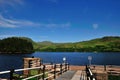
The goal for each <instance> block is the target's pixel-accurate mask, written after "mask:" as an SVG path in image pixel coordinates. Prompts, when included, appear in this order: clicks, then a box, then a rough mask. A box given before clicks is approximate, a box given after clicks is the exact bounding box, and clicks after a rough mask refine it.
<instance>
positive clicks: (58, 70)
mask: <svg viewBox="0 0 120 80" xmlns="http://www.w3.org/2000/svg"><path fill="white" fill-rule="evenodd" d="M25 70H28V71H30V70H38V72H39V73H38V74H36V75H32V76H29V75H24V74H23V76H22V79H21V80H28V79H32V78H36V79H37V80H47V79H49V78H52V79H55V78H56V77H57V76H59V75H61V74H62V73H64V72H66V71H67V70H69V64H68V63H63V64H54V65H42V66H40V67H34V68H24V69H11V70H8V71H2V72H0V75H1V74H6V73H9V75H10V77H9V80H13V79H14V75H13V74H14V73H15V72H20V71H22V72H23V71H25ZM18 79H19V78H18ZM16 80H17V79H16Z"/></svg>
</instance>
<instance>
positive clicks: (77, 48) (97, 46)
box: [35, 36, 120, 52]
mask: <svg viewBox="0 0 120 80" xmlns="http://www.w3.org/2000/svg"><path fill="white" fill-rule="evenodd" d="M35 49H36V50H38V51H52V52H56V51H59V52H120V37H119V36H106V37H103V38H97V39H92V40H89V41H82V42H75V43H53V42H49V41H45V42H39V43H37V47H35Z"/></svg>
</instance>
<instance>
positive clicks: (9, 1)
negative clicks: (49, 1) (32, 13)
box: [0, 0, 24, 6]
mask: <svg viewBox="0 0 120 80" xmlns="http://www.w3.org/2000/svg"><path fill="white" fill-rule="evenodd" d="M23 4H24V2H23V0H0V5H1V6H6V5H8V6H15V5H23Z"/></svg>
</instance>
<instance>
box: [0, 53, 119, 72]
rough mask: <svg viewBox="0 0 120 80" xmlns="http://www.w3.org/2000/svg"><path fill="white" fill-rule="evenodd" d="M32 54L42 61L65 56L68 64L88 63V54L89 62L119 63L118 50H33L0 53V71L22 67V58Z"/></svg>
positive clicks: (56, 60) (49, 61)
mask: <svg viewBox="0 0 120 80" xmlns="http://www.w3.org/2000/svg"><path fill="white" fill-rule="evenodd" d="M32 56H34V57H38V58H42V59H43V62H44V63H51V62H52V63H62V62H63V57H66V59H67V62H68V63H70V65H86V64H89V61H88V56H92V61H91V64H97V65H120V52H118V53H112V52H111V53H91V52H88V53H84V52H35V53H33V54H0V71H3V70H9V69H12V68H15V69H18V68H23V58H25V57H32Z"/></svg>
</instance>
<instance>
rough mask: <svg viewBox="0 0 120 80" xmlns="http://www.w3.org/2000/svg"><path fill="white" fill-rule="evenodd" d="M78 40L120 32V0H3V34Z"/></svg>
mask: <svg viewBox="0 0 120 80" xmlns="http://www.w3.org/2000/svg"><path fill="white" fill-rule="evenodd" d="M12 36H19V37H22V36H24V37H29V38H31V39H33V40H34V41H53V42H76V41H77V42H78V41H85V40H90V39H94V38H100V37H103V36H120V0H0V38H1V39H2V38H6V37H12Z"/></svg>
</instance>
